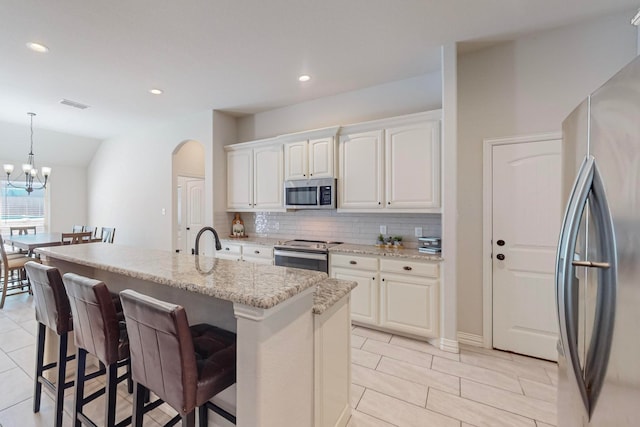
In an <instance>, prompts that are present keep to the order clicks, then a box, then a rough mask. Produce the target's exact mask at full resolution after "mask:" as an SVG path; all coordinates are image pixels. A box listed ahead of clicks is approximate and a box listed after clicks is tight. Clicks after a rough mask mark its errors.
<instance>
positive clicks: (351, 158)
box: [338, 131, 384, 209]
mask: <svg viewBox="0 0 640 427" xmlns="http://www.w3.org/2000/svg"><path fill="white" fill-rule="evenodd" d="M382 138H383V133H382V131H372V132H363V133H354V134H350V135H341V136H340V153H339V169H340V179H339V180H338V186H339V191H338V199H339V201H340V202H339V205H338V207H340V208H342V209H382V208H384V205H383V204H382V202H383V194H382V191H383V178H384V174H383V167H384V163H383V157H382V149H383V143H382Z"/></svg>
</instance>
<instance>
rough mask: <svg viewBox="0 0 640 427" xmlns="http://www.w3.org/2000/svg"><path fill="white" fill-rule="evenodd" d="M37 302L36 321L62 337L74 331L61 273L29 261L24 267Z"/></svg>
mask: <svg viewBox="0 0 640 427" xmlns="http://www.w3.org/2000/svg"><path fill="white" fill-rule="evenodd" d="M24 268H25V270H27V276H28V277H29V280H30V281H31V289H32V290H33V295H34V299H35V302H36V320H37V321H38V322H40V323H42V324H43V325H45V326H47V327H48V328H49V329H53V330H54V331H56V332H57V333H58V335H61V334H63V333H66V332H69V331H71V330H73V324H72V323H71V305H70V304H69V297H68V296H67V292H66V291H65V289H64V284H63V283H62V276H60V271H58V269H57V268H55V267H49V266H46V265H42V264H40V263H37V262H34V261H29V262H28V263H26V264H25V265H24Z"/></svg>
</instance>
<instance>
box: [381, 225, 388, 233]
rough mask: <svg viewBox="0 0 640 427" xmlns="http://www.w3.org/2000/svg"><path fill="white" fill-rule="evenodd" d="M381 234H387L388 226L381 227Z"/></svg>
mask: <svg viewBox="0 0 640 427" xmlns="http://www.w3.org/2000/svg"><path fill="white" fill-rule="evenodd" d="M380 234H387V226H386V225H381V226H380Z"/></svg>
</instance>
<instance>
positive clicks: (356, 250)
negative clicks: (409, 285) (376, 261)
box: [329, 243, 443, 261]
mask: <svg viewBox="0 0 640 427" xmlns="http://www.w3.org/2000/svg"><path fill="white" fill-rule="evenodd" d="M329 252H330V253H343V254H357V255H377V256H384V257H389V258H403V259H413V260H416V261H443V258H442V257H441V256H440V255H431V254H423V253H420V252H418V249H416V248H413V249H411V248H406V249H391V248H379V247H377V246H373V245H352V244H349V243H344V244H342V245H337V246H334V247H332V248H330V249H329Z"/></svg>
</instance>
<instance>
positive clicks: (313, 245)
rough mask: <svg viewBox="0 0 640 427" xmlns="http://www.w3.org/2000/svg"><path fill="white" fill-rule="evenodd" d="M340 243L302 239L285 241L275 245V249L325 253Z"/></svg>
mask: <svg viewBox="0 0 640 427" xmlns="http://www.w3.org/2000/svg"><path fill="white" fill-rule="evenodd" d="M341 243H342V242H332V241H328V240H304V239H294V240H287V241H285V242H282V243H281V244H278V245H276V246H275V247H276V248H282V249H290V250H292V249H293V250H295V249H304V250H317V251H326V250H328V249H329V248H330V247H332V246H336V245H339V244H341Z"/></svg>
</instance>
